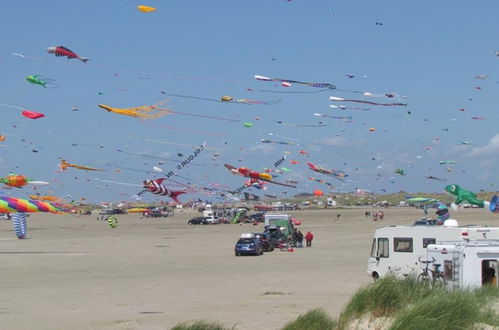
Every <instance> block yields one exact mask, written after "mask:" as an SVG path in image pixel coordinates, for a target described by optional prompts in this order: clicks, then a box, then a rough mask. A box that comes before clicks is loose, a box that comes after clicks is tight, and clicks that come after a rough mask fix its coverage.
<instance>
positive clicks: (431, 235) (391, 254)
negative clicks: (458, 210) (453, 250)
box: [367, 219, 499, 280]
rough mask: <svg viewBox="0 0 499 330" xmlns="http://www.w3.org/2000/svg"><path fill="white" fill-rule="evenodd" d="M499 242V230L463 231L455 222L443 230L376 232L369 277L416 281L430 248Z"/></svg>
mask: <svg viewBox="0 0 499 330" xmlns="http://www.w3.org/2000/svg"><path fill="white" fill-rule="evenodd" d="M484 239H499V227H482V226H465V227H460V226H458V223H457V221H456V220H454V219H449V220H446V221H445V223H444V225H443V226H433V225H428V226H390V227H384V228H380V229H377V230H376V231H375V232H374V237H373V240H372V246H371V255H370V257H369V260H368V264H367V273H368V275H369V276H371V277H372V278H374V279H375V280H376V279H378V278H380V277H384V276H386V275H389V274H390V275H394V276H396V277H400V278H402V277H407V276H410V277H414V278H416V277H417V275H418V274H419V273H421V271H422V270H423V268H424V266H425V265H424V264H422V263H421V262H419V260H418V258H419V259H421V260H426V257H427V247H428V245H430V244H436V243H440V242H443V241H454V242H469V241H477V240H484Z"/></svg>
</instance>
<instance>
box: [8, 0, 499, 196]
mask: <svg viewBox="0 0 499 330" xmlns="http://www.w3.org/2000/svg"><path fill="white" fill-rule="evenodd" d="M137 5H148V6H153V7H155V8H156V9H157V10H156V11H155V12H151V13H142V12H140V11H139V10H137V7H136V6H137ZM2 7H3V10H2V11H1V12H0V17H1V21H2V22H3V26H4V31H6V32H5V33H4V34H3V40H2V43H1V44H0V61H1V66H0V67H1V70H2V79H1V80H0V84H1V90H2V91H3V92H2V93H1V95H2V96H1V97H0V116H1V120H0V134H2V135H4V136H5V137H6V140H5V141H4V142H0V170H1V171H0V175H1V176H5V175H8V174H9V173H16V174H23V175H26V176H27V177H29V178H32V179H33V180H41V181H47V182H49V184H48V185H46V186H26V187H24V188H22V189H6V187H4V188H3V189H2V190H3V192H2V193H3V194H4V195H7V196H12V197H21V198H26V197H27V196H29V194H33V193H39V194H42V195H44V194H50V195H57V196H60V197H65V198H68V199H74V200H80V199H84V200H86V201H90V202H102V201H106V202H110V201H113V202H116V201H132V200H134V197H133V196H134V195H136V194H137V193H138V192H139V191H141V189H142V188H141V184H142V181H143V180H146V179H156V178H160V177H164V176H165V175H164V173H168V172H170V171H173V172H175V175H174V176H172V177H170V179H174V180H175V181H169V180H167V181H165V185H166V186H167V187H168V188H169V189H173V190H182V189H184V190H189V191H190V192H191V193H189V194H185V195H182V196H181V197H180V200H181V201H182V202H185V201H189V200H192V199H197V198H201V199H208V200H217V201H218V200H220V201H221V200H223V197H222V196H221V194H222V193H223V191H224V190H234V189H236V188H238V187H241V186H242V185H243V183H244V181H245V178H243V177H240V176H235V175H232V174H231V173H230V172H229V171H228V170H227V169H226V168H225V167H224V166H223V165H224V164H225V163H228V164H231V165H233V166H235V167H240V166H244V167H248V168H250V169H252V170H256V171H264V168H272V169H273V170H275V169H276V168H275V167H274V163H275V162H276V161H277V160H278V159H280V158H281V157H283V156H284V155H285V156H286V161H285V163H283V164H281V165H280V166H279V167H278V168H277V169H279V168H281V167H283V166H284V167H286V168H288V169H290V170H291V171H289V172H283V173H276V172H272V173H271V174H272V175H274V176H277V177H275V180H276V181H279V182H286V181H288V180H292V181H297V182H298V183H297V187H296V188H288V187H282V186H278V185H273V184H267V185H266V190H258V189H255V188H249V189H247V191H248V192H251V193H254V194H256V195H259V196H261V197H264V196H265V195H276V196H278V197H286V196H292V195H295V194H298V193H311V192H313V191H314V190H315V189H320V190H322V191H324V192H326V193H327V192H328V191H329V188H330V187H329V186H328V185H325V184H323V183H320V182H316V181H311V180H310V179H309V178H310V177H314V178H317V179H323V180H325V181H327V182H329V183H331V184H333V185H334V189H333V190H332V191H331V192H350V191H355V189H363V190H367V191H372V192H374V193H392V192H398V191H401V190H403V191H407V192H443V191H444V187H445V186H446V185H447V184H459V185H461V186H462V187H463V188H465V189H468V190H472V191H475V192H478V191H480V190H485V191H495V190H497V188H496V184H497V174H496V172H495V170H494V168H497V165H499V164H498V162H499V157H497V155H498V152H499V132H498V129H497V128H496V127H497V125H496V123H497V121H498V119H499V114H498V111H499V108H498V107H499V56H498V55H497V54H496V51H499V35H498V34H497V31H499V20H497V12H499V3H498V2H496V1H452V2H449V1H438V2H435V1H417V2H406V1H385V0H379V1H321V0H291V1H285V0H254V1H233V0H232V1H228V0H226V1H222V0H219V1H201V0H198V1H189V0H183V1H178V0H177V1H176V0H164V1H159V0H151V1H148V2H144V3H142V2H135V1H104V0H86V1H85V0H74V1H58V0H54V1H43V2H42V1H35V0H33V1H22V0H20V1H11V2H6V3H4V4H3V6H2ZM59 45H62V46H65V47H67V48H69V49H71V50H72V51H74V52H75V53H77V54H78V55H80V56H82V57H88V58H90V60H89V61H88V62H87V63H83V62H82V61H80V60H78V59H67V58H65V57H56V56H54V54H49V53H48V52H47V50H46V49H47V48H48V47H51V46H59ZM33 74H36V75H39V76H40V77H42V78H44V79H50V81H51V84H50V87H51V88H43V87H41V86H39V85H34V84H30V83H29V82H27V81H26V76H28V75H33ZM255 75H261V76H266V77H271V78H279V79H284V80H296V81H301V82H318V83H330V84H332V85H334V86H335V87H336V90H334V89H321V88H316V87H312V86H306V85H302V84H299V83H291V86H290V87H284V86H282V84H281V82H278V81H260V80H256V79H255V78H254V76H255ZM364 92H370V93H372V94H374V96H369V95H364V94H363V93H364ZM385 94H393V95H394V97H391V98H388V97H386V96H385ZM224 95H226V96H231V97H233V99H234V100H238V99H246V100H253V101H257V104H242V103H236V102H226V103H222V102H219V100H220V98H221V97H222V96H224ZM331 96H334V97H341V98H344V99H349V100H360V101H369V102H375V103H404V104H405V103H406V104H407V105H406V106H381V105H372V104H365V103H356V102H347V101H342V102H333V101H331V100H330V99H329V98H330V97H331ZM161 101H166V102H165V103H164V104H163V105H162V106H161V107H162V108H166V109H169V110H171V111H172V113H169V114H168V115H166V116H163V117H161V118H157V119H150V120H139V119H136V118H132V117H127V116H123V115H119V114H115V113H111V112H108V111H105V110H103V109H101V108H99V107H98V105H99V104H105V105H109V106H112V107H116V108H131V107H137V106H142V105H154V104H156V103H158V102H161ZM261 101H265V102H267V103H270V104H260V103H262V102H261ZM265 102H263V103H265ZM330 105H337V106H345V107H349V108H355V109H345V110H341V109H338V108H331V107H330ZM22 109H27V110H32V111H36V112H41V113H43V114H45V117H43V118H40V119H36V120H33V119H27V118H25V117H23V116H22V115H21V110H22ZM317 114H321V115H323V116H318V115H317ZM324 115H325V116H324ZM327 116H333V117H352V118H351V119H350V120H349V119H337V118H331V117H327ZM477 117H478V119H477ZM473 118H475V119H473ZM244 123H251V124H253V126H252V127H249V128H247V127H244ZM370 129H371V130H370ZM262 139H268V140H272V141H281V142H283V141H286V142H288V143H290V144H287V145H284V144H277V143H262V142H261V140H262ZM460 141H462V142H466V144H465V145H464V144H460ZM204 142H206V148H205V149H204V150H203V151H201V152H200V153H199V154H197V156H196V157H195V159H194V160H192V162H191V163H190V164H189V165H187V166H183V167H181V168H180V169H178V167H177V166H178V165H180V164H181V162H182V161H183V160H184V159H186V158H187V157H188V156H189V155H191V154H193V153H194V151H195V149H196V147H197V146H200V145H202V144H203V143H204ZM300 151H302V152H300ZM151 156H152V157H151ZM155 157H156V158H155ZM160 158H161V159H160ZM61 159H65V160H67V161H68V162H70V163H74V164H78V165H83V166H90V167H95V168H99V169H103V170H104V171H98V172H96V171H84V170H80V169H76V168H69V169H67V170H66V171H64V172H61V171H60V170H59V167H58V164H59V162H60V160H61ZM290 161H296V162H293V163H295V164H292V163H290ZM441 161H451V163H452V164H440V162H441ZM307 162H312V163H314V164H317V165H321V166H322V167H324V168H327V169H335V170H341V171H344V172H345V173H347V174H348V177H346V178H345V181H344V182H342V181H339V180H337V179H335V178H332V177H329V176H327V175H324V174H320V173H316V172H313V171H311V170H310V169H309V168H308V166H307ZM153 166H156V167H158V168H159V169H161V170H162V171H163V172H162V173H160V172H158V169H156V170H153ZM397 169H401V170H403V171H404V173H405V174H406V175H400V174H397V173H395V170H397ZM427 177H436V178H438V179H441V180H442V181H439V180H435V179H428V178H427ZM210 192H211V194H210ZM142 198H143V200H144V201H154V200H158V196H155V195H152V194H150V193H146V194H143V195H142ZM162 199H163V200H164V199H167V198H166V197H162Z"/></svg>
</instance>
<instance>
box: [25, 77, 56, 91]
mask: <svg viewBox="0 0 499 330" xmlns="http://www.w3.org/2000/svg"><path fill="white" fill-rule="evenodd" d="M26 80H27V81H28V82H29V83H32V84H34V85H40V86H42V87H44V88H54V87H57V86H56V85H55V84H54V81H55V80H53V79H48V78H44V77H42V76H39V75H36V74H32V75H29V76H27V77H26Z"/></svg>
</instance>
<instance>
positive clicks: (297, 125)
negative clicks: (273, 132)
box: [277, 120, 329, 127]
mask: <svg viewBox="0 0 499 330" xmlns="http://www.w3.org/2000/svg"><path fill="white" fill-rule="evenodd" d="M277 123H278V124H281V125H284V126H291V127H326V126H329V125H327V124H323V123H321V122H319V123H318V124H294V123H285V122H283V121H281V120H279V121H278V122H277Z"/></svg>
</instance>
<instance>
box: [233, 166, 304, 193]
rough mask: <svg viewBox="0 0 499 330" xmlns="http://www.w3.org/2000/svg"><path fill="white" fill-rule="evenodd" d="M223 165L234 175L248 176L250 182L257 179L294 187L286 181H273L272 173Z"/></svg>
mask: <svg viewBox="0 0 499 330" xmlns="http://www.w3.org/2000/svg"><path fill="white" fill-rule="evenodd" d="M224 166H225V168H226V169H228V170H229V171H231V173H232V174H234V175H241V176H244V177H246V178H250V181H251V183H254V182H258V181H266V182H270V183H274V184H278V185H281V186H286V187H291V188H296V186H293V185H290V184H287V183H282V182H277V181H273V180H272V175H270V174H269V173H265V172H257V171H252V170H250V169H249V168H246V167H239V168H236V167H234V166H232V165H229V164H224Z"/></svg>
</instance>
